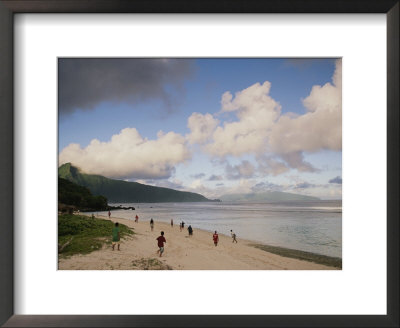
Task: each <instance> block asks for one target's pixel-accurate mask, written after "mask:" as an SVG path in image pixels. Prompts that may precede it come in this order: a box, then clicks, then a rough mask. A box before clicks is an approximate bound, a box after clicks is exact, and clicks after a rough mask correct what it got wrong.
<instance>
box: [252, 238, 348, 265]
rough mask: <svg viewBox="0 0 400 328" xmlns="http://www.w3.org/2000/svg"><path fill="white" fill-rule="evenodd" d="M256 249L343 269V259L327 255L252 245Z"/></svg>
mask: <svg viewBox="0 0 400 328" xmlns="http://www.w3.org/2000/svg"><path fill="white" fill-rule="evenodd" d="M250 246H253V247H255V248H259V249H262V250H263V251H266V252H269V253H273V254H276V255H280V256H284V257H290V258H293V259H298V260H303V261H308V262H314V263H317V264H323V265H326V266H330V267H334V268H339V269H341V268H342V259H341V258H339V257H331V256H326V255H320V254H315V253H310V252H304V251H299V250H296V249H290V248H284V247H277V246H270V245H262V244H250Z"/></svg>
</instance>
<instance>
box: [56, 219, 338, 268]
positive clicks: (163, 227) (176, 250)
mask: <svg viewBox="0 0 400 328" xmlns="http://www.w3.org/2000/svg"><path fill="white" fill-rule="evenodd" d="M98 218H102V219H107V220H108V218H106V217H104V216H98ZM111 221H113V222H119V223H121V224H124V225H126V226H128V227H130V228H132V229H133V231H134V232H135V234H134V235H132V236H129V237H127V238H126V239H123V240H121V250H120V251H117V250H115V251H113V250H112V248H111V245H104V247H103V248H102V249H101V250H98V251H94V252H92V253H90V254H86V255H73V256H71V257H69V258H60V259H59V263H58V268H59V269H60V270H335V269H337V268H334V267H330V266H325V265H321V264H317V263H313V262H309V261H303V260H298V259H293V258H288V257H283V256H280V255H276V254H272V253H269V252H267V251H264V250H261V249H258V248H255V247H253V246H251V244H254V243H253V242H251V241H248V240H243V239H240V238H238V243H237V244H236V243H232V238H230V237H229V236H225V235H222V234H219V243H218V246H214V244H213V241H212V233H210V232H208V231H203V230H199V229H196V227H193V228H194V232H193V235H192V236H190V237H189V235H188V231H187V226H185V229H184V230H182V231H180V229H179V224H178V222H176V223H175V224H174V226H173V227H171V225H170V224H166V223H163V222H157V221H155V224H154V231H151V229H150V224H149V221H147V220H146V221H143V220H139V222H138V223H135V222H134V221H133V220H127V219H120V218H111ZM161 231H164V233H165V235H164V236H165V238H166V240H167V243H166V244H165V252H164V254H163V256H162V257H159V256H158V255H157V250H158V247H157V241H156V238H157V237H158V236H159V235H160V232H161ZM110 234H111V232H110Z"/></svg>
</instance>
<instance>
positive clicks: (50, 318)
mask: <svg viewBox="0 0 400 328" xmlns="http://www.w3.org/2000/svg"><path fill="white" fill-rule="evenodd" d="M16 13H384V14H386V16H387V242H388V244H387V315H365V316H364V315H345V316H344V315H326V316H324V315H294V316H282V315H266V316H264V315H257V316H242V315H240V316H224V315H217V316H215V315H214V316H212V317H210V316H206V315H204V316H203V315H196V316H188V315H177V316H175V315H159V316H158V315H157V316H156V315H153V316H140V315H131V316H129V315H128V316H127V315H123V316H99V315H93V316H90V315H35V316H31V315H14V296H13V292H14V278H13V277H14V271H13V263H14V262H13V243H14V240H13V233H14V232H13V228H12V227H13V222H14V217H13V208H14V206H15V204H14V197H13V192H14V187H13V184H14V161H13V155H14V143H13V140H14V137H13V134H14V128H13V124H14V120H13V17H14V14H16ZM398 90H399V1H398V0H269V1H259V0H202V1H185V0H147V1H144V0H89V1H87V0H86V1H84V0H59V1H55V0H38V1H36V0H28V1H20V0H0V108H1V119H0V149H1V153H2V154H1V156H0V209H1V218H0V324H1V325H3V326H4V327H157V326H174V327H198V326H208V327H211V326H227V327H239V326H247V327H399V278H398V277H399V201H398V200H399V198H400V197H399V148H400V145H399V92H398ZM366 288H368V286H366Z"/></svg>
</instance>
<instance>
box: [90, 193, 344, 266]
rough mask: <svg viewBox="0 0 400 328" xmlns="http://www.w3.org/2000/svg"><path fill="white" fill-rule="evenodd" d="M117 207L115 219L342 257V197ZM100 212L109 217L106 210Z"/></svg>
mask: <svg viewBox="0 0 400 328" xmlns="http://www.w3.org/2000/svg"><path fill="white" fill-rule="evenodd" d="M113 205H122V206H133V207H135V208H136V210H135V211H132V210H114V211H112V216H113V217H120V218H125V219H132V220H133V219H134V216H135V215H136V214H137V215H138V216H139V220H140V221H143V220H146V221H149V220H150V218H153V219H154V220H155V222H157V221H162V222H168V223H169V222H170V220H171V219H173V220H174V225H178V224H179V223H180V222H181V221H182V220H183V221H184V222H185V227H187V226H188V225H189V224H190V225H192V227H193V229H194V231H196V228H198V229H203V230H208V231H214V230H217V231H218V233H220V234H225V235H228V236H230V230H231V229H232V230H233V231H234V232H235V233H236V235H237V238H238V240H239V242H240V238H243V239H248V240H252V241H255V242H260V243H264V244H268V245H273V246H281V247H287V248H293V249H298V250H303V251H308V252H312V253H318V254H323V255H329V256H335V257H340V258H341V257H342V202H341V201H340V200H339V201H338V200H329V201H322V200H321V201H310V202H295V201H292V202H273V203H242V202H220V203H142V204H137V203H135V204H133V203H132V204H131V203H129V204H122V203H118V204H113ZM98 214H102V215H106V212H99V213H98Z"/></svg>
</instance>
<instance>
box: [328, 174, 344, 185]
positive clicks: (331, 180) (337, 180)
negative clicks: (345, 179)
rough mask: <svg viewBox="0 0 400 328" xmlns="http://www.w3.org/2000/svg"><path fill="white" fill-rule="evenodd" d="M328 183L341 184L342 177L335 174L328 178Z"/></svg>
mask: <svg viewBox="0 0 400 328" xmlns="http://www.w3.org/2000/svg"><path fill="white" fill-rule="evenodd" d="M329 183H337V184H342V177H339V176H337V177H336V178H333V179H330V180H329Z"/></svg>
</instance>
